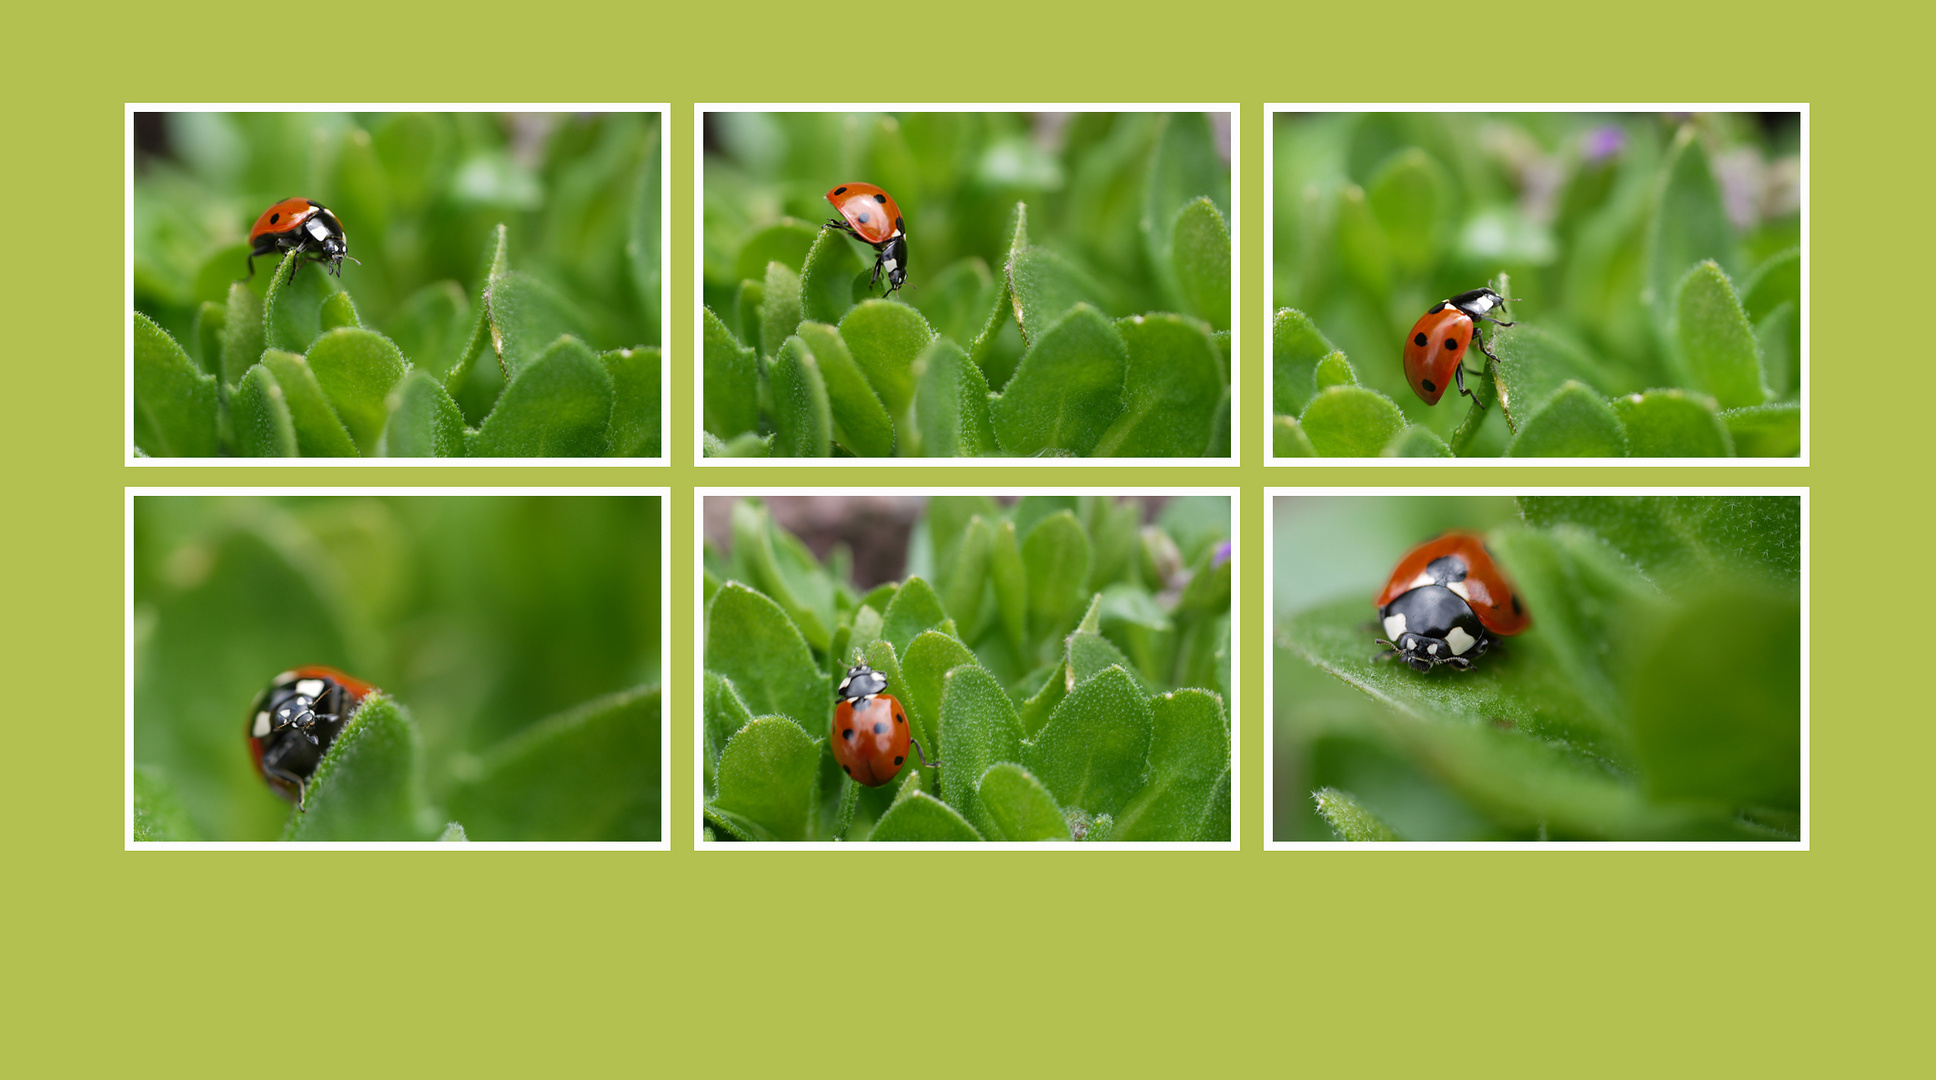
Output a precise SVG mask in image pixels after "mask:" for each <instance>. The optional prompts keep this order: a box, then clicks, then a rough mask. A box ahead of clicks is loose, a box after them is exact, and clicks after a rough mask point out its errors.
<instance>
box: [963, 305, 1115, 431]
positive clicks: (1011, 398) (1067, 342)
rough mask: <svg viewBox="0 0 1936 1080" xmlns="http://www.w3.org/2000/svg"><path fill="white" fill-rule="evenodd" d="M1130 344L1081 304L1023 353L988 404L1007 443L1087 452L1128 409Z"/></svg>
mask: <svg viewBox="0 0 1936 1080" xmlns="http://www.w3.org/2000/svg"><path fill="white" fill-rule="evenodd" d="M1128 366H1129V349H1128V346H1127V345H1126V344H1125V343H1124V341H1123V337H1122V335H1121V334H1120V333H1118V332H1117V330H1116V328H1115V326H1113V325H1112V324H1111V323H1110V322H1109V320H1108V319H1106V318H1104V317H1103V315H1102V313H1101V312H1099V311H1097V310H1096V309H1095V308H1092V307H1090V306H1088V305H1087V304H1079V305H1077V306H1076V308H1075V309H1074V310H1072V311H1070V312H1069V314H1068V315H1067V316H1065V317H1064V318H1063V319H1062V321H1060V322H1058V323H1056V324H1055V325H1054V326H1053V327H1052V328H1050V329H1049V330H1047V331H1046V332H1044V333H1043V334H1042V335H1041V336H1040V337H1039V338H1038V339H1037V340H1036V342H1035V345H1034V346H1033V347H1031V348H1030V349H1029V351H1028V352H1027V353H1026V354H1024V355H1023V357H1022V363H1021V365H1020V366H1019V367H1018V368H1016V371H1015V376H1014V378H1012V379H1010V380H1009V382H1008V385H1007V386H1006V387H1005V388H1004V389H1003V390H1002V393H1001V394H1000V396H998V397H996V398H995V399H994V400H993V402H992V403H991V404H990V406H989V417H990V419H991V420H992V422H993V424H994V428H995V435H996V437H997V438H999V439H1000V440H1001V443H1002V448H1003V449H1004V450H1005V451H1007V452H1008V453H1010V454H1015V455H1020V456H1028V455H1033V454H1041V453H1044V452H1052V451H1065V452H1067V453H1071V454H1078V455H1080V454H1087V453H1089V451H1090V450H1091V449H1093V448H1094V447H1095V446H1096V444H1097V442H1098V441H1099V440H1100V439H1101V438H1102V435H1103V432H1104V431H1106V430H1107V429H1108V427H1109V425H1110V424H1111V423H1113V422H1114V421H1115V419H1116V417H1117V415H1118V414H1120V413H1121V412H1122V411H1123V381H1124V377H1125V374H1126V372H1127V369H1128Z"/></svg>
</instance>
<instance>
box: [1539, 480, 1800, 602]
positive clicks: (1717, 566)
mask: <svg viewBox="0 0 1936 1080" xmlns="http://www.w3.org/2000/svg"><path fill="white" fill-rule="evenodd" d="M1519 509H1520V513H1521V515H1522V516H1524V518H1525V519H1526V521H1527V523H1529V524H1532V525H1539V526H1542V527H1546V528H1554V527H1557V526H1561V525H1576V526H1580V527H1582V528H1586V529H1590V530H1592V531H1593V533H1594V534H1595V535H1596V536H1597V537H1598V538H1599V539H1600V540H1601V541H1602V542H1604V543H1606V544H1608V545H1610V546H1611V547H1612V548H1613V549H1614V550H1616V551H1618V552H1620V554H1622V555H1623V556H1625V557H1626V558H1627V559H1628V560H1630V561H1631V562H1632V563H1633V564H1634V565H1635V566H1637V567H1639V568H1640V570H1641V572H1642V573H1645V574H1647V575H1648V576H1650V577H1653V578H1655V579H1657V580H1660V581H1664V582H1669V583H1689V584H1691V583H1697V582H1701V581H1706V580H1710V579H1712V578H1714V577H1716V576H1717V575H1721V574H1723V573H1727V574H1732V575H1739V574H1741V573H1742V572H1744V571H1746V572H1749V573H1751V574H1753V575H1755V576H1763V577H1768V578H1772V579H1774V580H1780V581H1791V582H1792V581H1797V580H1799V579H1800V576H1801V500H1800V499H1799V498H1796V497H1795V496H1792V495H1730V496H1707V495H1702V496H1673V497H1661V496H1646V497H1640V496H1629V495H1596V496H1591V497H1588V496H1578V495H1568V496H1560V495H1539V496H1532V495H1528V496H1522V497H1521V498H1520V499H1519Z"/></svg>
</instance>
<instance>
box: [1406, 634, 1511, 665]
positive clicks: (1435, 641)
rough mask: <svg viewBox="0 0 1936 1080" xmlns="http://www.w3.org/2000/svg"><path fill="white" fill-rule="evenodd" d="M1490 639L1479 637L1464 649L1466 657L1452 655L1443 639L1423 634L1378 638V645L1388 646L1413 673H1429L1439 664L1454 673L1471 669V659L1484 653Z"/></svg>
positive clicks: (1448, 644)
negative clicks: (1445, 665)
mask: <svg viewBox="0 0 1936 1080" xmlns="http://www.w3.org/2000/svg"><path fill="white" fill-rule="evenodd" d="M1489 643H1490V639H1489V638H1487V637H1485V636H1481V637H1479V638H1478V640H1477V642H1476V644H1469V645H1467V647H1466V655H1464V656H1454V655H1452V646H1451V644H1450V643H1449V642H1447V641H1446V640H1445V639H1443V638H1428V637H1426V636H1425V635H1423V634H1400V635H1398V640H1397V641H1386V640H1384V639H1383V638H1380V639H1379V641H1378V644H1380V645H1386V646H1389V647H1390V648H1391V649H1392V650H1393V651H1394V652H1396V653H1397V654H1398V658H1399V659H1400V660H1403V661H1405V663H1407V664H1409V665H1411V668H1412V670H1413V671H1430V670H1432V669H1433V668H1435V667H1437V666H1438V665H1440V664H1447V665H1450V666H1451V667H1452V669H1453V670H1455V671H1466V670H1469V669H1470V668H1471V667H1472V658H1473V657H1475V656H1478V655H1479V654H1481V653H1483V652H1485V651H1486V646H1487V645H1488V644H1489Z"/></svg>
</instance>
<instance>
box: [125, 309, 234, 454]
mask: <svg viewBox="0 0 1936 1080" xmlns="http://www.w3.org/2000/svg"><path fill="white" fill-rule="evenodd" d="M217 393H218V390H217V387H216V384H215V377H214V376H213V375H209V374H206V373H205V372H203V371H202V370H201V369H200V368H198V367H196V366H195V362H194V361H193V360H190V359H189V358H188V354H187V353H185V352H183V351H182V347H181V346H180V345H178V344H176V343H175V339H174V338H172V337H169V336H168V332H167V331H166V330H163V329H162V328H161V327H160V326H157V325H156V324H155V321H154V320H153V319H150V318H148V316H146V315H143V314H141V313H140V312H136V313H135V315H134V445H135V447H136V449H138V450H140V451H141V452H142V453H144V454H147V455H149V456H150V457H214V456H215V451H216V426H215V425H216V410H217V407H218V403H217Z"/></svg>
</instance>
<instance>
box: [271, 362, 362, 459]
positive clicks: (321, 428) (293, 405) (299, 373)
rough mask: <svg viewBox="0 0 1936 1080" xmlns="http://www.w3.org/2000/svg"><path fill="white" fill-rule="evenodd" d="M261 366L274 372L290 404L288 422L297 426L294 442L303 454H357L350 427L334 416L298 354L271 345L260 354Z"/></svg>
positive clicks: (320, 455) (313, 455)
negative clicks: (344, 425)
mask: <svg viewBox="0 0 1936 1080" xmlns="http://www.w3.org/2000/svg"><path fill="white" fill-rule="evenodd" d="M262 366H263V367H265V368H268V369H269V374H271V375H273V376H275V380H276V386H278V387H279V388H281V390H282V401H283V403H284V404H285V405H287V406H288V407H289V419H290V423H291V424H292V425H293V426H294V427H295V429H296V446H297V447H298V448H299V449H300V450H301V451H302V456H304V457H356V456H357V453H356V443H355V442H354V441H353V440H351V438H350V433H349V430H348V429H346V428H345V427H343V422H342V421H341V420H338V419H337V418H336V410H334V409H332V408H330V404H329V398H328V396H327V395H325V394H324V393H323V388H322V386H321V385H320V384H318V383H317V381H316V374H315V372H312V371H311V370H309V362H308V361H307V360H305V359H303V358H302V357H300V356H296V355H294V354H291V353H286V352H282V351H280V350H278V349H270V350H269V351H267V352H265V353H263V354H262Z"/></svg>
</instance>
